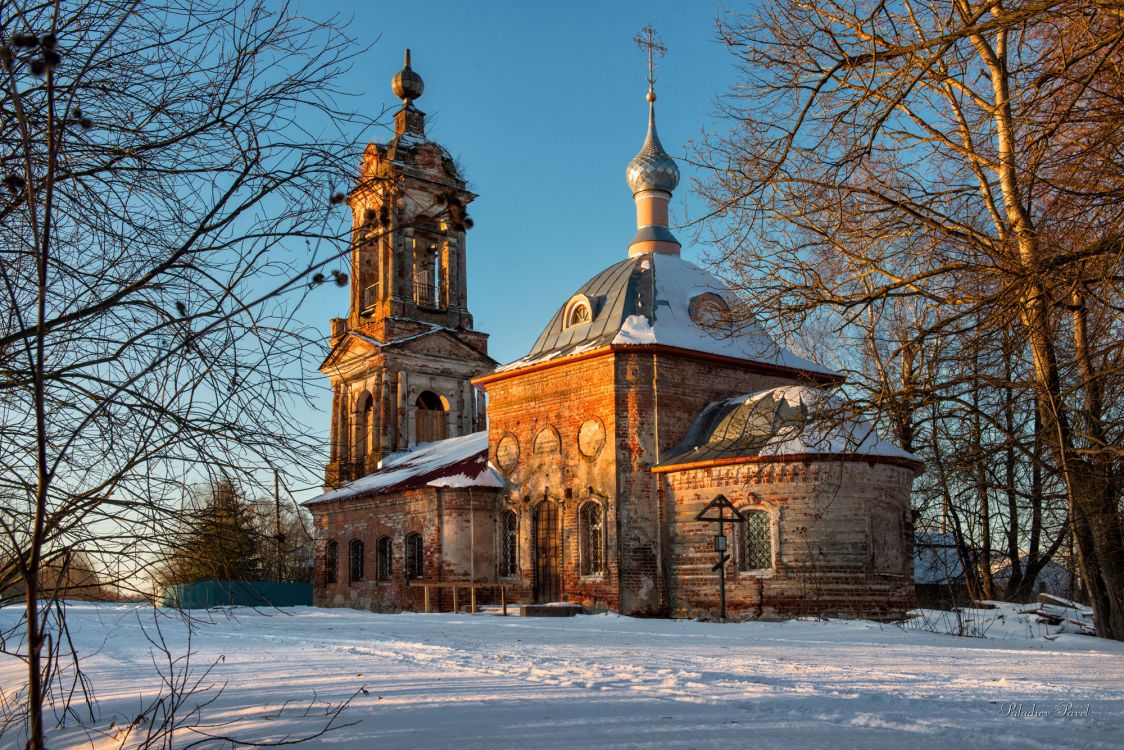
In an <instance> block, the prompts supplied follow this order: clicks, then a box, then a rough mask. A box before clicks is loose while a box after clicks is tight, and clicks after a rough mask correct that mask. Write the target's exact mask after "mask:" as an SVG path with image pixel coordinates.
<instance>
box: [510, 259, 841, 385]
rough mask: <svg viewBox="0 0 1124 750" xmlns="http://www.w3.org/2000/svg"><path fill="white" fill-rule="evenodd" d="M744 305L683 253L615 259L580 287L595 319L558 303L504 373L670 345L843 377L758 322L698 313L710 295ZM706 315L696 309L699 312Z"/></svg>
mask: <svg viewBox="0 0 1124 750" xmlns="http://www.w3.org/2000/svg"><path fill="white" fill-rule="evenodd" d="M707 294H710V295H714V296H717V297H719V298H721V299H722V300H723V301H724V302H725V303H726V305H727V306H728V307H730V308H733V307H735V306H736V305H737V304H738V300H737V298H736V297H735V295H734V293H733V291H732V290H731V289H730V288H729V287H728V286H727V285H726V284H724V283H723V282H722V281H721V280H719V279H718V278H717V277H716V276H714V275H713V274H711V273H709V272H707V271H704V270H703V269H701V268H699V267H698V266H696V265H694V264H692V263H689V262H687V261H685V260H683V259H682V258H680V257H679V256H676V255H661V254H647V255H639V256H636V257H633V258H628V259H626V260H623V261H620V262H619V263H615V264H613V265H612V266H610V267H609V268H606V269H605V270H604V271H601V272H600V273H598V274H597V275H596V276H594V277H593V278H592V279H590V280H589V281H588V282H586V283H585V285H583V286H582V287H581V289H579V290H578V292H577V294H576V295H574V296H573V297H570V298H569V299H570V300H572V299H574V297H576V296H579V295H581V296H584V297H585V298H587V299H589V300H590V301H592V303H593V305H592V306H593V310H592V312H593V317H592V320H590V321H589V322H586V323H582V324H578V325H568V321H567V320H566V314H565V313H566V310H567V308H568V304H563V305H562V307H560V308H559V309H558V311H557V312H556V313H555V315H554V317H553V318H552V319H551V321H550V323H549V324H547V327H546V329H545V330H543V332H542V334H541V335H540V336H539V338H538V340H537V341H536V342H535V345H534V346H533V347H532V349H531V351H530V353H529V354H528V355H527V356H526V357H523V358H522V359H518V360H516V361H514V362H511V363H508V364H506V365H503V366H502V367H500V368H498V369H497V372H505V371H508V370H516V369H519V368H521V367H526V366H528V365H533V364H538V363H539V362H545V361H548V360H551V359H556V358H558V357H565V356H571V355H575V354H581V353H583V352H586V351H592V350H593V349H597V348H600V347H602V346H607V345H610V344H614V345H618V346H629V345H649V344H663V345H665V346H673V347H676V348H680V349H688V350H691V351H697V352H703V353H706V354H717V355H720V356H725V357H731V358H733V359H743V360H749V361H752V362H760V363H763V364H769V365H776V366H779V367H786V368H789V369H793V370H801V371H804V372H811V373H816V374H819V375H828V376H835V375H836V373H834V372H833V371H832V370H829V369H828V368H826V367H823V366H822V365H818V364H816V363H815V362H812V361H810V360H807V359H804V358H802V357H798V356H797V355H795V354H793V353H792V352H790V351H788V350H787V349H785V348H783V347H781V346H778V345H777V343H776V342H774V341H773V339H772V338H771V337H770V336H769V335H768V334H767V333H765V331H764V330H763V329H762V328H761V326H760V325H758V324H757V323H756V322H755V321H752V320H751V321H748V322H747V323H746V324H745V325H742V326H740V327H738V328H737V329H736V330H735V328H733V327H722V326H718V325H702V324H700V323H699V322H698V321H697V320H696V319H695V318H692V316H691V308H692V305H691V303H692V300H696V299H697V298H700V297H702V296H703V295H707ZM697 317H698V316H696V318H697Z"/></svg>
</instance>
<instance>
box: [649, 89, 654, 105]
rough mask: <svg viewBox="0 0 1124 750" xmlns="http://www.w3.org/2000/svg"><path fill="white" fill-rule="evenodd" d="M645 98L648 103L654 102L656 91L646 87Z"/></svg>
mask: <svg viewBox="0 0 1124 750" xmlns="http://www.w3.org/2000/svg"><path fill="white" fill-rule="evenodd" d="M647 98H648V102H649V103H651V102H654V101H655V100H656V92H655V91H653V90H652V89H648V97H647Z"/></svg>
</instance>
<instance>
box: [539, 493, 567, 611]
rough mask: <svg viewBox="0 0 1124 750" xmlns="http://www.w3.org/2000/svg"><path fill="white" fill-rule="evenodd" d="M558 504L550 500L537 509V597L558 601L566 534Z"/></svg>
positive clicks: (542, 601)
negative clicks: (564, 535) (562, 530)
mask: <svg viewBox="0 0 1124 750" xmlns="http://www.w3.org/2000/svg"><path fill="white" fill-rule="evenodd" d="M560 520H561V519H560V518H559V513H558V506H557V505H556V504H555V503H552V502H550V501H549V500H544V501H543V502H541V503H539V506H538V507H537V508H536V509H535V601H536V602H537V603H539V604H545V603H547V602H556V601H558V600H559V599H560V598H561V596H562V535H561V533H560V532H561V529H560V523H559V521H560Z"/></svg>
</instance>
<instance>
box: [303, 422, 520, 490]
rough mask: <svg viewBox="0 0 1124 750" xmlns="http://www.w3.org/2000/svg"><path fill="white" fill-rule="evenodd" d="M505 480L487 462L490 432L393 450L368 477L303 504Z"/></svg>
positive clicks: (495, 484)
mask: <svg viewBox="0 0 1124 750" xmlns="http://www.w3.org/2000/svg"><path fill="white" fill-rule="evenodd" d="M503 486H504V481H503V477H501V476H500V475H499V474H498V473H497V472H496V470H495V469H493V468H492V467H491V466H490V465H489V464H488V433H487V432H486V431H482V432H474V433H472V434H471V435H462V436H461V437H455V438H449V439H447V440H439V441H437V442H435V443H423V444H422V445H419V446H417V447H416V448H414V449H413V450H408V451H403V452H401V453H393V454H391V455H389V456H387V457H386V458H384V459H383V460H382V462H381V463H380V464H379V468H378V469H376V470H375V471H373V472H371V473H370V474H368V475H367V476H365V477H360V478H359V479H356V480H355V481H353V482H349V483H348V484H345V485H344V486H343V487H340V488H339V489H335V490H332V491H331V492H325V493H324V494H323V495H318V496H316V497H314V498H312V499H311V500H306V501H305V502H304V503H302V505H316V504H319V503H326V502H331V501H335V500H347V499H350V498H355V497H360V496H365V495H385V494H388V493H391V492H399V491H402V490H411V489H418V488H420V487H503Z"/></svg>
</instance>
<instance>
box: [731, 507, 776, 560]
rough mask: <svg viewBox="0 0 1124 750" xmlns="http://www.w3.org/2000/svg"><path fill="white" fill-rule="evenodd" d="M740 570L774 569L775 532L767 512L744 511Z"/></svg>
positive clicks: (739, 556) (739, 558)
mask: <svg viewBox="0 0 1124 750" xmlns="http://www.w3.org/2000/svg"><path fill="white" fill-rule="evenodd" d="M742 516H743V517H744V518H745V523H743V524H741V527H742V530H741V550H740V554H739V555H738V568H739V569H740V570H768V569H769V568H772V567H773V530H772V524H771V523H770V519H769V511H767V510H743V511H742Z"/></svg>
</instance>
